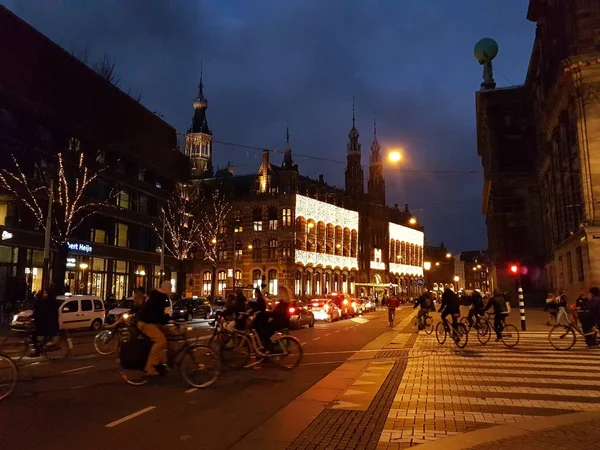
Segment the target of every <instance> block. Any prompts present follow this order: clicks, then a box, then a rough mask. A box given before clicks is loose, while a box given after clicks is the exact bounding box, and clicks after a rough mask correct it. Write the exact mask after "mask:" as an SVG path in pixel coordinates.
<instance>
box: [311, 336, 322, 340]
mask: <svg viewBox="0 0 600 450" xmlns="http://www.w3.org/2000/svg"><path fill="white" fill-rule="evenodd" d="M318 339H321V337H320V336H319V337H316V338H314V339H313V341H316V340H318Z"/></svg>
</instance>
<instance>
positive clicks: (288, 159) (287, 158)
mask: <svg viewBox="0 0 600 450" xmlns="http://www.w3.org/2000/svg"><path fill="white" fill-rule="evenodd" d="M281 167H283V168H284V169H294V160H293V159H292V147H291V145H290V121H289V120H288V121H287V126H286V128H285V153H284V154H283V162H282V163H281Z"/></svg>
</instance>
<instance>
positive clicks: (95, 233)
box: [90, 228, 106, 244]
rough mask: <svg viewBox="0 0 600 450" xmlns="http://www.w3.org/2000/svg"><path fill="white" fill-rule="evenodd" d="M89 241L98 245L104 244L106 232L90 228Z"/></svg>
mask: <svg viewBox="0 0 600 450" xmlns="http://www.w3.org/2000/svg"><path fill="white" fill-rule="evenodd" d="M90 241H92V242H98V243H99V244H106V231H104V230H98V229H95V228H92V229H91V236H90Z"/></svg>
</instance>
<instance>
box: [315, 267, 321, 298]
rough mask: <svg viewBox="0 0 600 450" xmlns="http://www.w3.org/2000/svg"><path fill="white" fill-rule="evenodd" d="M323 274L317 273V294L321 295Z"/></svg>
mask: <svg viewBox="0 0 600 450" xmlns="http://www.w3.org/2000/svg"><path fill="white" fill-rule="evenodd" d="M321 276H322V274H321V272H315V294H317V295H321V293H322V291H321Z"/></svg>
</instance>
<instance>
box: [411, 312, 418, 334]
mask: <svg viewBox="0 0 600 450" xmlns="http://www.w3.org/2000/svg"><path fill="white" fill-rule="evenodd" d="M412 327H413V331H414V332H415V333H419V317H418V316H415V318H414V319H413V320H412Z"/></svg>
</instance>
